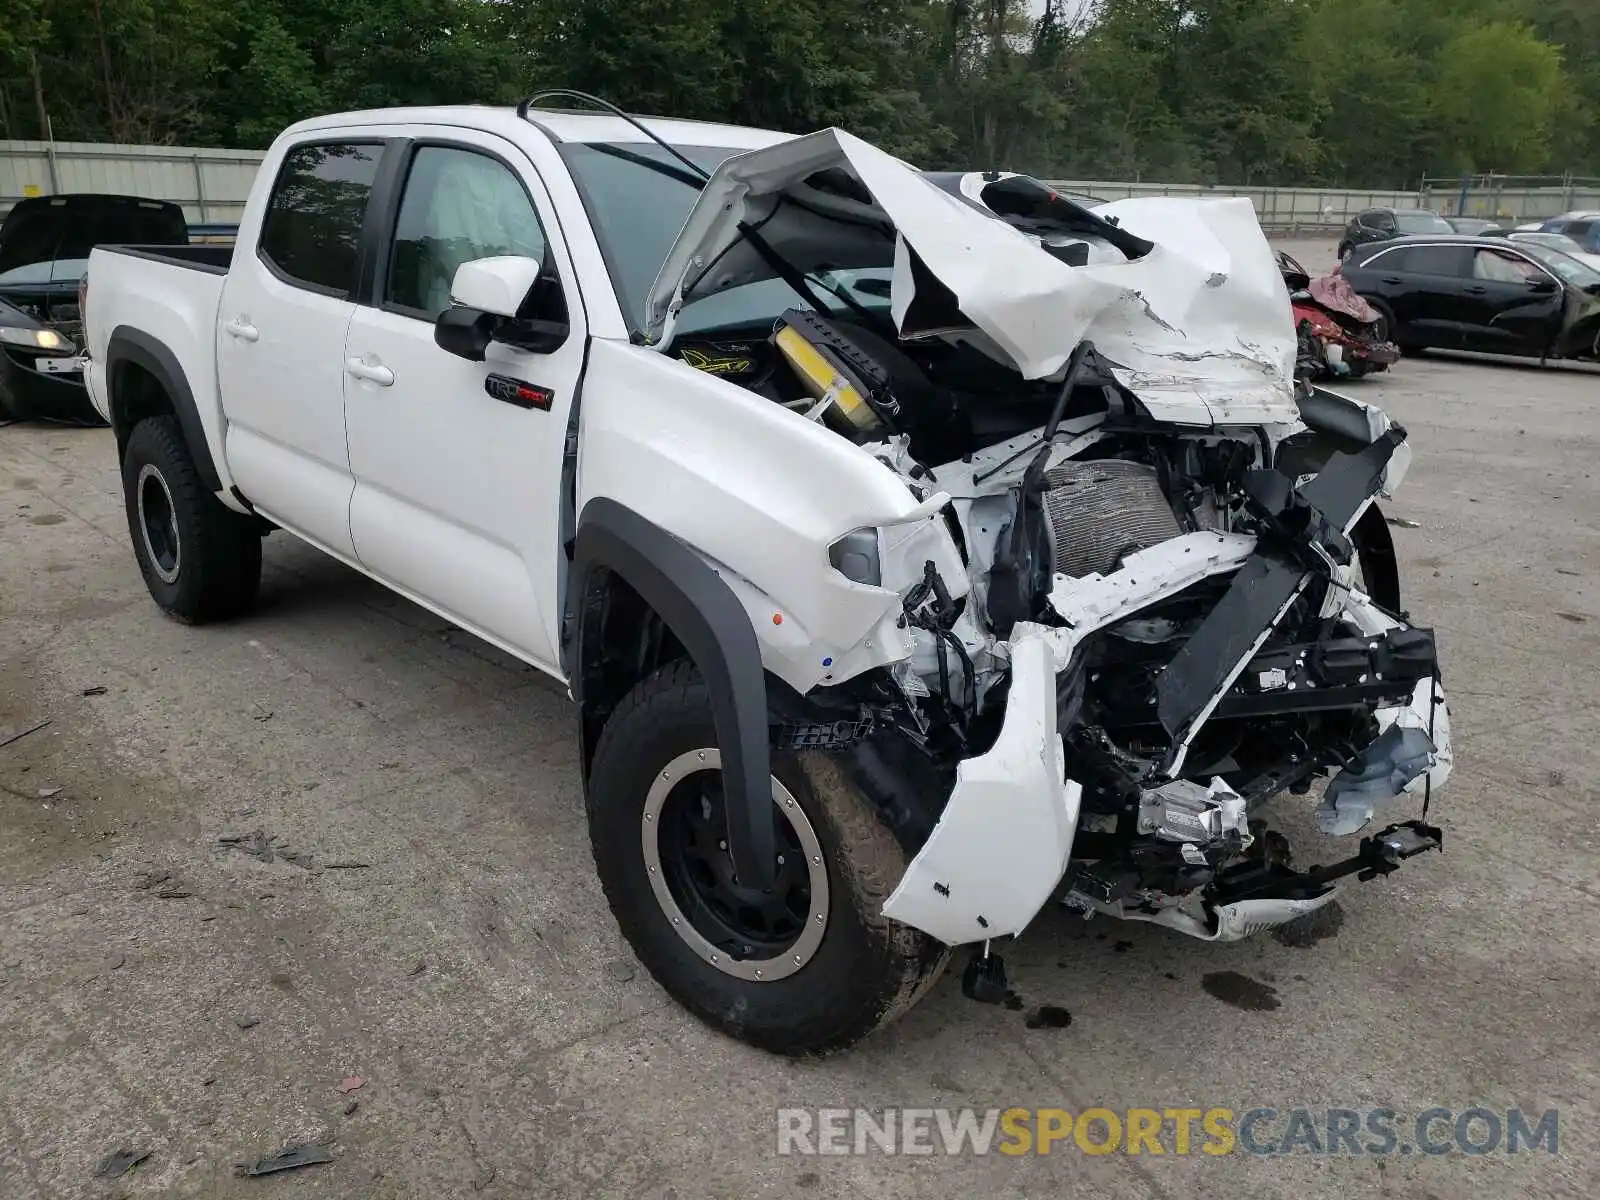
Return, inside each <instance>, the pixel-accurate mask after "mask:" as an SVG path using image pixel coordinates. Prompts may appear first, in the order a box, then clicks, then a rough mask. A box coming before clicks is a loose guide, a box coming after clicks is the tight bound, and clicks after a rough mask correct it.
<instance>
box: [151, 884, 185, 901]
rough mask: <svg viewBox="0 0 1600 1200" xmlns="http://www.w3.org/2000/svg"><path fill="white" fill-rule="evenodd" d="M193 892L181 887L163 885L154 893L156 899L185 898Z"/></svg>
mask: <svg viewBox="0 0 1600 1200" xmlns="http://www.w3.org/2000/svg"><path fill="white" fill-rule="evenodd" d="M193 895H194V893H193V892H189V891H185V890H184V889H183V888H182V887H176V886H174V887H164V888H162V889H161V890H160V891H159V892H157V893H156V899H157V900H187V899H189V897H190V896H193Z"/></svg>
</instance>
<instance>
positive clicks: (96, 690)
mask: <svg viewBox="0 0 1600 1200" xmlns="http://www.w3.org/2000/svg"><path fill="white" fill-rule="evenodd" d="M105 694H106V686H105V684H103V683H97V684H95V685H94V686H93V687H86V688H84V689H83V691H81V692H79V693H78V695H80V696H104V695H105Z"/></svg>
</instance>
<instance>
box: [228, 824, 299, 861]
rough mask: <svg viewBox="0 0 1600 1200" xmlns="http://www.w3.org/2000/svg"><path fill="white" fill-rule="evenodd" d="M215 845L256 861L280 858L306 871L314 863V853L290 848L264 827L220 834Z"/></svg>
mask: <svg viewBox="0 0 1600 1200" xmlns="http://www.w3.org/2000/svg"><path fill="white" fill-rule="evenodd" d="M217 845H219V846H221V847H222V848H223V849H224V850H237V851H239V853H241V854H246V855H249V856H250V857H251V858H253V859H255V860H256V861H257V862H262V863H270V862H276V861H277V860H279V859H282V860H283V861H284V862H286V863H292V864H293V865H294V866H297V867H300V868H302V869H303V870H307V871H309V870H311V869H312V867H313V865H314V863H313V861H312V860H313V858H314V857H315V856H314V855H311V854H307V853H303V852H301V851H299V850H290V849H289V848H288V847H287V846H286V845H285V843H284V840H283V839H282V838H281V837H278V836H277V835H275V834H269V833H268V832H267V831H266V830H264V829H254V830H251V831H250V832H249V833H225V834H222V835H221V836H220V837H218V838H217Z"/></svg>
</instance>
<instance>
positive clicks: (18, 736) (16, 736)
mask: <svg viewBox="0 0 1600 1200" xmlns="http://www.w3.org/2000/svg"><path fill="white" fill-rule="evenodd" d="M50 721H51V718H49V717H46V718H45V719H44V720H42V721H40V722H39V723H38V724H37V725H30V726H28V728H26V729H23V730H20V731H18V732H17V733H13V734H11V735H10V736H9V737H5V738H0V746H9V745H11V743H12V742H20V741H21V740H22V739H23V738H25V737H27V736H28V735H29V734H30V733H38V732H39V730H41V729H43V728H44V727H45V726H46V725H48V724H50Z"/></svg>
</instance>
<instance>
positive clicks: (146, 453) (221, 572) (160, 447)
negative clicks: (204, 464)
mask: <svg viewBox="0 0 1600 1200" xmlns="http://www.w3.org/2000/svg"><path fill="white" fill-rule="evenodd" d="M122 493H123V500H124V502H125V504H126V506H127V510H128V534H129V536H130V537H131V538H132V539H133V554H134V557H135V558H136V559H137V560H138V562H139V571H140V573H141V574H142V575H143V576H144V582H145V586H146V587H148V588H149V589H150V595H151V597H152V598H153V599H154V600H155V602H156V603H157V604H158V605H160V606H161V609H162V611H163V612H165V613H166V614H167V615H168V616H170V617H173V618H174V619H176V620H179V621H183V622H184V623H186V624H191V625H198V624H202V623H204V622H206V621H216V620H221V619H222V618H224V617H231V616H233V615H235V614H237V613H239V612H242V611H243V610H244V609H246V608H248V607H249V606H250V604H251V602H252V601H254V600H255V596H256V589H257V588H258V587H259V585H260V583H261V534H260V532H259V530H258V529H257V527H256V526H255V524H254V523H253V522H252V521H251V520H250V518H248V517H246V516H243V515H242V514H240V513H236V512H234V511H233V510H232V509H230V508H228V507H227V506H226V505H224V504H223V503H222V501H220V500H218V499H217V498H216V496H214V495H212V494H211V492H210V491H209V490H208V489H207V488H206V485H205V484H204V483H203V482H202V481H201V479H200V473H199V472H198V471H197V470H196V469H195V465H194V459H193V457H191V456H190V454H189V448H188V446H187V445H186V444H185V443H184V440H183V431H182V430H181V429H180V428H179V427H178V421H177V418H176V417H148V418H146V419H145V420H143V421H140V422H139V423H138V424H137V425H135V426H134V427H133V432H132V433H131V434H130V435H129V436H128V445H127V449H126V450H124V451H123V455H122Z"/></svg>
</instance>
